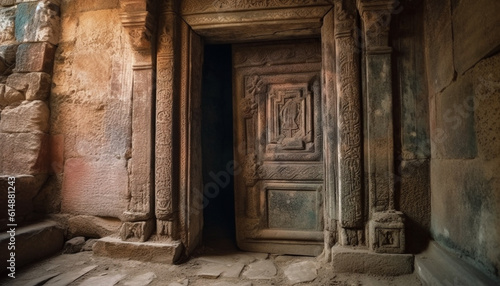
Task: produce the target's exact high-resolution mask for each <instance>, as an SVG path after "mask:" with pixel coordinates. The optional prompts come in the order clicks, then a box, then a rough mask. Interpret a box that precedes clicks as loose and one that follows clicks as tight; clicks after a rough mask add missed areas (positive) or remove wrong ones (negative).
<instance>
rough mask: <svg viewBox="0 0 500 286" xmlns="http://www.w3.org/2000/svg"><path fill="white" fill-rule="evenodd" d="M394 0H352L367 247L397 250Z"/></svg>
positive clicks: (400, 228)
mask: <svg viewBox="0 0 500 286" xmlns="http://www.w3.org/2000/svg"><path fill="white" fill-rule="evenodd" d="M395 3H396V1H395V0H358V1H357V5H358V10H359V13H360V15H361V19H362V21H363V32H364V40H365V41H364V44H365V55H366V60H365V63H366V67H365V68H366V116H367V118H366V123H367V126H366V130H367V133H366V140H367V141H366V148H367V150H366V159H367V161H368V164H367V166H368V168H367V172H368V174H367V177H368V190H369V209H370V213H369V216H370V224H369V246H370V249H372V250H374V251H376V252H384V253H403V252H404V250H405V239H404V237H405V234H404V217H403V214H402V213H401V212H396V211H395V207H394V179H393V177H394V147H393V140H394V138H393V122H392V120H393V115H392V112H393V111H392V109H393V107H392V81H391V79H392V74H391V56H392V55H391V53H392V48H391V47H389V29H390V20H391V14H392V12H393V11H394V8H395Z"/></svg>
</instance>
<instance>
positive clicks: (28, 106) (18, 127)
mask: <svg viewBox="0 0 500 286" xmlns="http://www.w3.org/2000/svg"><path fill="white" fill-rule="evenodd" d="M49 113H50V111H49V108H48V106H47V104H46V103H45V102H43V101H40V100H36V101H29V102H23V103H22V104H21V105H19V106H15V107H7V108H5V109H4V110H2V113H1V120H0V132H3V133H36V132H44V133H47V132H48V131H49Z"/></svg>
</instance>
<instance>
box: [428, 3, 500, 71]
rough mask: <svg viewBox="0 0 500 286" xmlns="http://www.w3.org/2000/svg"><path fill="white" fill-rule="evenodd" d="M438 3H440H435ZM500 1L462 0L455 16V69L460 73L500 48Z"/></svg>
mask: <svg viewBox="0 0 500 286" xmlns="http://www.w3.org/2000/svg"><path fill="white" fill-rule="evenodd" d="M435 2H438V1H435ZM499 14H500V1H491V0H462V1H460V3H459V4H458V6H457V8H456V9H455V11H454V13H453V36H454V48H455V50H454V55H455V66H456V68H457V72H458V73H459V74H462V73H464V72H465V71H466V70H468V69H469V68H471V67H472V66H474V65H475V64H476V63H477V62H479V61H480V60H481V59H482V58H484V57H486V56H489V55H491V53H492V52H495V51H498V48H499V47H500V29H498V27H500V17H498V15H499Z"/></svg>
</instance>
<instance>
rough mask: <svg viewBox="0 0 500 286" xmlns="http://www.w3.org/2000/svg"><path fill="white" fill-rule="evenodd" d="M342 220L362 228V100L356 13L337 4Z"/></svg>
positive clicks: (339, 157) (339, 156) (345, 225)
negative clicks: (356, 36)
mask: <svg viewBox="0 0 500 286" xmlns="http://www.w3.org/2000/svg"><path fill="white" fill-rule="evenodd" d="M336 9H337V11H336V12H337V16H338V18H337V19H336V23H337V25H336V28H337V32H336V38H335V44H336V53H337V93H338V116H339V120H338V140H339V144H338V146H339V147H338V148H339V149H338V164H339V193H340V203H341V206H340V211H341V214H340V222H341V225H342V226H343V227H362V223H363V221H362V220H363V217H362V177H361V176H362V171H361V168H362V166H361V114H360V113H361V103H360V90H359V85H360V83H359V78H358V76H359V64H358V54H357V52H356V46H355V40H354V37H353V32H352V31H353V29H354V27H355V26H354V21H353V19H354V16H353V15H352V14H348V12H347V11H344V10H343V7H342V5H341V3H340V2H338V3H337V5H336Z"/></svg>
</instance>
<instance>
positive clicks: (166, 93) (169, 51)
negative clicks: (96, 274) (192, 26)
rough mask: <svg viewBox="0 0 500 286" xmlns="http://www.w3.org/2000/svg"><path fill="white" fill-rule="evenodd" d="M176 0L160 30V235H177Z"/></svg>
mask: <svg viewBox="0 0 500 286" xmlns="http://www.w3.org/2000/svg"><path fill="white" fill-rule="evenodd" d="M173 2H174V1H168V2H166V3H165V4H164V5H165V6H164V7H163V8H162V13H161V16H160V21H159V31H158V49H157V81H156V88H157V93H156V140H155V214H156V231H157V234H158V235H160V236H167V237H170V238H172V239H177V237H176V236H177V230H176V227H177V219H178V213H177V208H178V193H177V190H178V180H177V179H178V177H177V174H175V169H176V168H174V166H178V162H177V160H176V157H177V156H176V153H177V152H176V150H174V148H176V147H177V146H176V145H177V144H176V142H174V138H178V134H177V133H178V132H177V131H178V128H177V126H176V124H177V122H176V119H177V117H178V116H177V112H178V111H179V110H176V108H175V105H176V104H177V100H178V97H177V98H176V95H178V94H179V83H180V80H179V76H180V75H179V66H180V56H179V55H180V31H179V27H180V21H179V20H180V19H179V17H178V15H177V13H176V11H175V7H174V6H175V5H174V4H173Z"/></svg>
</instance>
